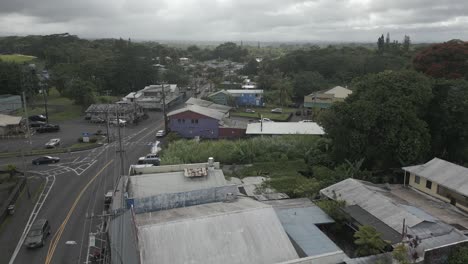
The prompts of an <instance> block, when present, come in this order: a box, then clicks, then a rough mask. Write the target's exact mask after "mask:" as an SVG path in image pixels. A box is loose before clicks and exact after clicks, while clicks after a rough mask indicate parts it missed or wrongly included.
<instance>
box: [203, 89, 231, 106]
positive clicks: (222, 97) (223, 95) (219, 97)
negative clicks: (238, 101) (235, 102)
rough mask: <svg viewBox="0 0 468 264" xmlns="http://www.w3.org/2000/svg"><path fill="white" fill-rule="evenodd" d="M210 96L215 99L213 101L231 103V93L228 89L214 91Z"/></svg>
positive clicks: (222, 103) (224, 103) (223, 103)
mask: <svg viewBox="0 0 468 264" xmlns="http://www.w3.org/2000/svg"><path fill="white" fill-rule="evenodd" d="M208 97H209V98H210V99H211V100H213V102H215V103H217V104H220V105H229V102H230V101H231V100H230V97H231V95H230V94H229V93H228V92H227V91H226V90H219V91H217V92H214V93H212V94H210V95H208Z"/></svg>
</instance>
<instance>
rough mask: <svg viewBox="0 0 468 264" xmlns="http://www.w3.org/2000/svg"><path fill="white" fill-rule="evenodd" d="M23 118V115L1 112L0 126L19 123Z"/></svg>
mask: <svg viewBox="0 0 468 264" xmlns="http://www.w3.org/2000/svg"><path fill="white" fill-rule="evenodd" d="M21 119H23V118H22V117H21V116H11V115H4V114H0V126H2V127H4V126H9V125H18V124H19V123H20V122H21Z"/></svg>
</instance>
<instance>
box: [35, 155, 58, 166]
mask: <svg viewBox="0 0 468 264" xmlns="http://www.w3.org/2000/svg"><path fill="white" fill-rule="evenodd" d="M59 161H60V158H59V157H51V156H42V157H39V158H37V159H33V161H32V164H33V165H40V164H49V163H57V162H59Z"/></svg>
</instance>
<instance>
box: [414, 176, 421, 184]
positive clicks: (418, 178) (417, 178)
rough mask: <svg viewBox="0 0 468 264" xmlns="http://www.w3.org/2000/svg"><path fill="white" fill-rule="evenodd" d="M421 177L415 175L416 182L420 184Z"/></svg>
mask: <svg viewBox="0 0 468 264" xmlns="http://www.w3.org/2000/svg"><path fill="white" fill-rule="evenodd" d="M420 181H421V178H420V177H419V176H416V175H414V183H416V184H419V182H420Z"/></svg>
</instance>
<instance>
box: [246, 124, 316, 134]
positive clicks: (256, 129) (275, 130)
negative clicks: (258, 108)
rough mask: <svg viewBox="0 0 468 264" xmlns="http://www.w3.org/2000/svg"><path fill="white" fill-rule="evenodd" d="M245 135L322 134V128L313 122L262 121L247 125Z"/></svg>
mask: <svg viewBox="0 0 468 264" xmlns="http://www.w3.org/2000/svg"><path fill="white" fill-rule="evenodd" d="M245 133H246V134H247V135H295V134H300V135H324V134H325V132H324V131H323V128H322V127H321V126H319V125H318V124H317V123H314V122H304V123H301V122H263V125H262V124H261V123H250V124H248V125H247V131H246V132H245Z"/></svg>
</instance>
